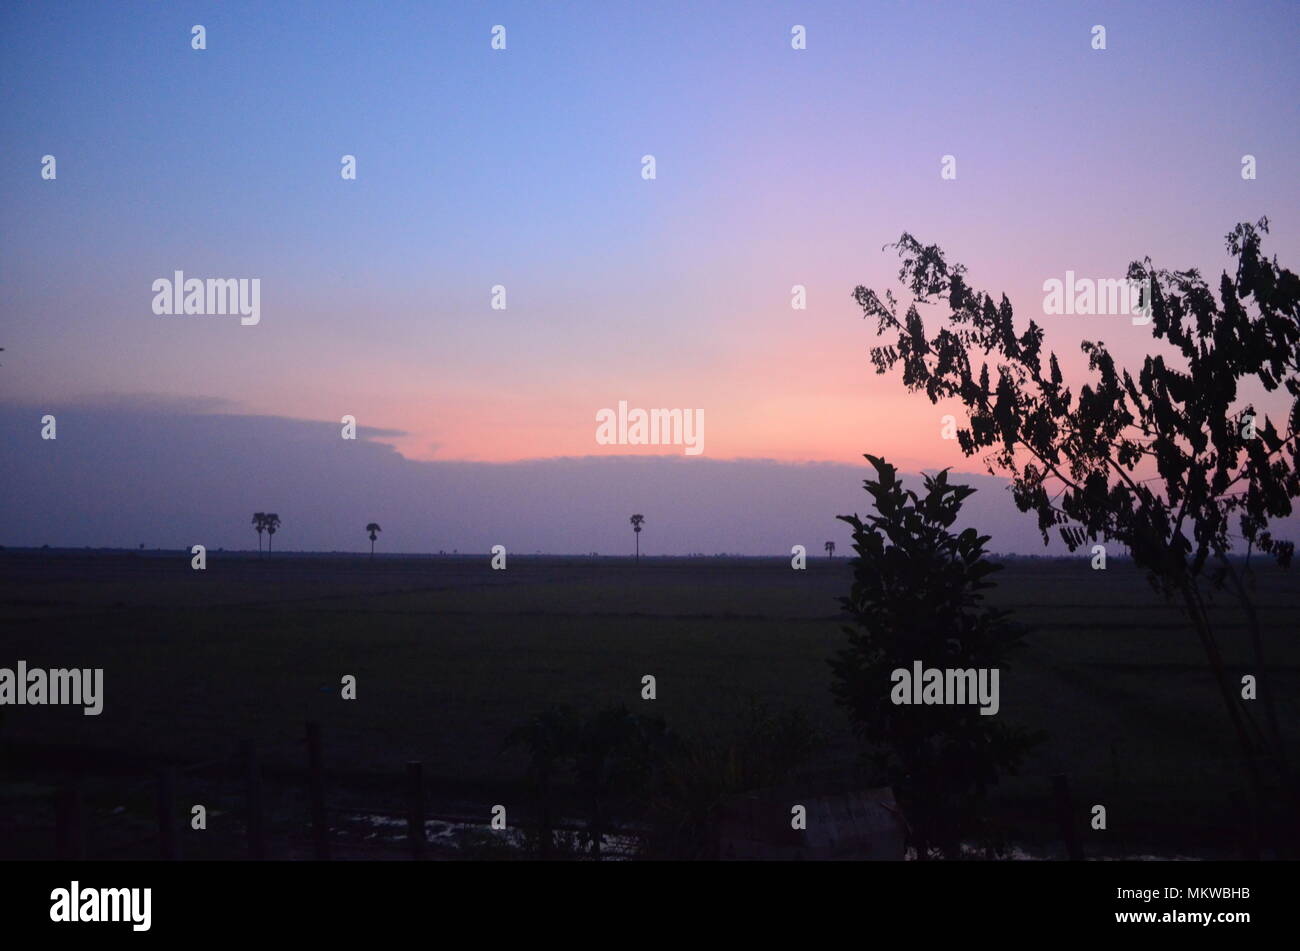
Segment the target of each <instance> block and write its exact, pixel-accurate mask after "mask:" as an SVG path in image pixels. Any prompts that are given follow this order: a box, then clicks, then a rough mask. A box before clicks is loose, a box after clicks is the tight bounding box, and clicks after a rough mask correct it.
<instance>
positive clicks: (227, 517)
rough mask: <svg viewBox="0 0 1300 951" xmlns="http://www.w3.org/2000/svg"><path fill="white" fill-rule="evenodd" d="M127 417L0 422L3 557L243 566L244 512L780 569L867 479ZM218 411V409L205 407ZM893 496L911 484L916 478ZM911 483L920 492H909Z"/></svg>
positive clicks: (319, 527) (324, 426) (327, 543)
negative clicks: (56, 554) (639, 519)
mask: <svg viewBox="0 0 1300 951" xmlns="http://www.w3.org/2000/svg"><path fill="white" fill-rule="evenodd" d="M125 405H128V404H125V403H123V402H122V401H108V405H100V406H96V407H87V406H86V405H84V404H80V403H69V404H67V405H66V406H63V407H56V408H54V409H47V410H45V411H46V412H53V413H55V415H56V417H57V419H58V438H57V439H56V440H52V441H48V440H42V439H41V438H40V415H39V414H34V412H33V410H32V409H30V408H29V407H26V406H15V405H13V404H0V483H2V484H3V485H4V486H5V491H4V493H2V494H0V544H5V545H9V546H26V545H42V544H50V545H52V546H69V547H80V546H86V545H89V546H121V547H131V548H133V547H135V546H136V545H138V544H139V543H141V542H143V543H145V544H146V545H147V546H148V547H151V548H152V547H159V548H174V549H180V548H184V547H188V546H189V545H192V544H196V543H201V544H204V545H207V546H208V547H209V548H210V549H215V548H228V549H229V548H255V547H256V541H257V539H256V536H255V535H254V534H253V532H252V529H251V528H250V527H249V525H248V522H249V516H250V515H251V513H252V512H254V511H274V512H277V513H279V515H280V516H281V518H282V519H283V527H282V529H281V531H280V533H279V534H277V536H276V544H277V546H283V548H284V549H285V550H291V549H294V550H312V551H359V550H362V549H363V548H366V547H367V546H368V544H369V543H368V541H367V540H366V538H365V536H364V531H363V528H364V526H365V525H366V523H367V522H370V521H377V522H379V523H380V524H381V525H383V526H384V540H383V546H382V547H383V549H384V550H386V551H393V552H397V551H407V552H430V551H435V552H436V551H439V550H446V551H451V550H452V549H459V550H460V551H462V552H465V551H482V552H484V553H486V552H488V551H489V550H490V549H491V547H492V546H493V545H496V544H502V545H505V546H506V547H507V549H508V550H510V551H520V552H533V551H539V550H540V551H546V552H554V553H575V554H577V553H587V552H592V551H598V552H600V553H602V554H630V553H631V551H632V537H631V536H632V533H631V531H630V529H629V528H628V524H627V520H628V516H629V515H630V514H631V513H632V512H641V513H644V514H645V516H646V528H645V531H644V532H643V533H642V535H641V550H642V552H643V553H651V554H673V555H683V554H692V553H705V554H715V553H720V552H728V553H736V554H746V555H787V554H788V553H789V551H790V547H791V546H792V545H794V544H802V545H804V546H806V547H807V548H808V550H809V551H812V552H820V551H821V546H822V543H823V542H825V541H827V540H834V541H835V542H836V543H837V545H839V549H840V551H841V552H847V551H848V550H849V529H848V526H846V525H844V524H843V523H842V522H838V521H837V520H836V518H835V516H837V515H840V514H848V513H850V512H857V513H864V512H866V511H867V510H868V507H869V499H868V497H867V495H866V494H865V493H864V492H863V491H862V480H863V478H864V477H865V476H867V475H868V474H869V471H870V470H869V469H868V468H867V467H866V464H865V463H863V464H862V465H842V464H837V463H827V462H810V463H785V462H774V461H771V460H761V459H741V460H717V459H708V458H690V459H687V458H683V457H681V456H676V455H667V456H636V455H634V456H580V457H565V458H551V459H533V460H527V461H523V462H512V463H488V462H468V461H451V460H447V461H443V460H433V461H415V460H411V459H407V458H405V457H403V456H402V455H401V454H400V453H399V452H397V451H396V450H395V449H394V448H393V447H392V446H389V445H385V444H383V443H380V442H375V441H374V438H376V437H378V436H379V435H381V434H384V433H387V432H390V431H388V430H381V429H374V430H363V433H364V436H363V438H359V439H357V440H356V441H345V440H343V439H341V438H340V431H339V426H338V425H337V424H336V423H335V422H333V421H328V422H318V421H309V420H299V419H288V418H285V417H279V416H249V415H233V414H221V413H207V412H205V413H184V412H174V413H168V412H165V411H164V410H163V408H162V407H163V405H164V404H163V403H162V402H154V401H148V400H146V401H144V403H143V404H142V405H146V406H149V407H150V408H151V409H150V411H148V412H139V413H136V412H126V411H124V409H123V406H125ZM205 405H215V404H205ZM905 478H907V479H909V481H910V480H911V479H914V478H915V477H907V476H905ZM916 481H917V482H919V479H916ZM954 481H959V482H965V483H967V484H969V485H973V486H976V487H977V489H978V491H977V492H976V493H975V494H974V495H973V496H972V497H971V498H970V499H969V500H968V502H967V503H966V507H965V509H964V516H965V517H964V519H963V526H964V525H974V526H976V527H978V528H979V529H980V530H981V531H982V532H985V533H987V534H990V535H991V536H992V537H993V541H992V543H991V545H990V547H991V548H992V549H993V550H995V551H1002V552H1019V553H1025V554H1043V553H1045V552H1055V553H1061V552H1063V551H1064V549H1063V547H1062V546H1061V545H1060V544H1059V542H1058V543H1055V544H1054V545H1053V546H1052V547H1051V548H1048V549H1045V548H1044V547H1043V545H1042V543H1041V541H1040V538H1039V536H1038V532H1037V530H1036V528H1035V526H1034V522H1033V520H1032V519H1031V518H1029V517H1028V516H1025V515H1023V514H1021V513H1019V512H1017V511H1016V510H1015V507H1014V505H1013V503H1012V501H1011V498H1010V494H1009V492H1008V491H1007V486H1006V483H1005V482H1004V481H1003V480H1000V479H995V478H993V477H990V476H988V475H979V474H955V475H954Z"/></svg>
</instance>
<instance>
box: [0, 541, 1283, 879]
mask: <svg viewBox="0 0 1300 951" xmlns="http://www.w3.org/2000/svg"><path fill="white" fill-rule="evenodd" d="M488 562H489V559H488V557H487V556H486V555H484V556H475V557H468V556H460V557H451V556H446V557H436V556H425V557H391V558H383V557H377V558H376V559H375V560H374V561H373V562H371V561H369V560H368V559H366V558H364V557H355V556H312V555H294V554H281V553H276V555H275V556H274V557H273V558H272V559H270V560H260V561H259V560H258V559H257V558H256V557H255V556H254V555H249V554H239V555H234V554H225V553H220V552H210V553H209V557H208V568H207V570H206V571H205V572H196V571H192V570H191V569H190V567H189V556H188V555H187V554H184V553H179V552H177V553H153V552H150V553H143V552H142V553H139V554H134V553H97V552H81V551H49V552H31V551H25V552H18V551H0V630H2V631H3V635H2V638H0V645H3V652H2V654H0V666H8V667H12V666H13V665H14V664H15V663H16V661H18V660H19V659H22V660H25V661H27V663H28V665H29V666H40V667H103V668H104V670H105V674H104V680H105V685H104V693H105V700H104V711H103V713H102V715H100V716H98V717H88V716H83V715H82V713H81V710H80V708H68V707H63V708H54V707H22V708H5V709H4V711H3V721H2V722H0V743H3V745H4V747H3V748H4V752H3V754H0V755H2V756H3V759H0V776H2V777H3V785H0V790H3V791H4V792H5V801H6V802H7V803H8V804H9V807H10V808H9V812H10V814H11V817H12V816H31V815H35V814H36V813H35V812H34V811H33V810H35V807H34V806H32V805H31V803H30V802H28V800H29V799H31V797H32V796H34V795H35V794H36V792H35V791H40V790H45V789H47V788H48V786H49V784H52V783H55V782H57V781H60V780H61V779H62V778H65V777H66V776H67V775H71V774H74V773H81V774H82V775H84V776H86V777H88V779H89V780H90V781H92V782H93V783H95V784H97V785H95V786H94V787H93V788H94V789H97V790H98V793H97V795H98V796H99V800H98V801H99V805H100V806H102V807H104V808H110V807H111V805H112V803H113V802H114V799H113V793H112V789H113V785H112V782H113V781H112V780H111V779H110V777H112V776H114V775H121V776H126V777H131V776H137V775H138V776H145V777H147V776H148V775H149V768H150V766H151V764H156V763H158V762H163V761H174V762H177V763H180V764H187V763H197V762H201V761H207V760H212V759H219V758H222V757H227V756H233V755H234V754H235V752H236V751H237V749H238V744H239V742H240V740H241V739H243V738H253V739H255V741H256V743H257V746H258V750H259V754H260V756H261V757H262V760H263V762H264V763H265V764H266V766H267V769H268V770H269V771H270V772H271V773H272V774H273V775H274V774H276V773H277V772H279V773H282V774H284V775H286V776H288V775H291V774H292V772H293V771H294V770H296V769H299V768H300V767H301V764H302V762H303V758H304V749H303V742H302V737H303V724H304V723H305V722H306V721H318V722H320V723H321V724H322V727H323V731H324V737H325V752H326V763H327V767H328V769H329V771H330V777H331V784H332V787H333V788H335V789H336V790H337V796H338V797H339V798H341V799H342V798H346V797H348V796H349V795H356V796H361V795H362V794H363V791H364V790H365V789H366V788H367V787H370V786H378V785H382V784H384V783H390V782H397V781H398V778H399V777H400V775H401V771H402V768H403V764H404V763H405V762H406V761H407V760H412V759H419V760H423V761H424V763H425V764H426V765H425V769H426V772H427V773H429V774H430V775H431V777H432V779H431V780H430V786H431V788H432V789H434V790H435V791H436V792H437V794H438V795H441V796H442V797H443V798H444V799H445V800H446V801H447V802H448V803H457V804H462V805H469V806H471V807H472V808H475V809H478V808H482V809H483V810H484V811H486V804H491V803H494V802H508V801H511V796H512V795H515V794H516V790H517V788H518V782H519V777H520V775H521V762H520V760H519V759H517V758H515V757H513V756H508V755H503V754H502V753H501V743H502V739H503V737H504V736H505V735H506V733H507V732H509V730H510V729H511V728H513V727H514V726H516V725H517V724H518V723H519V722H520V721H521V720H523V719H524V718H525V717H527V716H528V715H529V714H531V713H534V712H536V711H538V710H540V709H542V708H544V707H546V706H547V705H548V704H551V703H553V702H568V703H572V704H574V705H576V706H580V707H584V708H595V707H600V706H606V705H609V704H615V703H626V704H627V705H628V706H629V707H631V708H632V709H634V710H637V711H638V712H652V713H655V714H658V715H660V716H662V717H664V718H665V720H667V722H668V724H669V725H670V726H671V727H673V728H674V729H676V730H678V731H680V732H683V733H696V732H702V733H710V732H717V731H722V730H726V729H727V728H728V725H729V724H731V723H733V722H734V721H735V719H736V717H737V716H738V714H739V712H740V711H741V710H742V709H743V708H744V706H745V705H746V703H748V702H749V701H750V700H751V699H757V700H759V701H761V702H763V703H765V704H767V705H768V706H770V707H772V708H773V709H778V710H779V709H788V708H798V709H800V710H802V711H803V712H804V713H806V714H807V715H808V717H810V718H811V719H812V721H813V722H814V723H815V724H816V725H817V726H818V728H819V729H820V730H821V732H822V733H823V735H824V736H825V739H826V744H825V747H824V749H823V750H822V752H821V753H820V755H819V758H818V761H817V763H816V768H815V769H814V770H813V773H814V774H815V775H817V776H831V775H836V774H839V775H845V774H848V773H851V772H852V771H853V769H854V763H855V759H856V753H855V746H854V742H853V739H852V736H851V735H850V732H849V729H848V723H847V720H846V717H845V716H844V714H843V712H842V711H841V710H839V709H838V708H837V707H836V706H835V705H834V703H833V702H832V699H831V694H830V689H829V687H830V672H829V668H828V666H827V663H826V660H827V658H828V657H829V656H830V655H831V654H832V653H833V652H834V651H835V650H836V649H837V647H838V646H839V645H840V643H841V641H842V634H841V632H840V623H841V621H840V619H839V605H838V603H837V601H836V599H837V597H838V596H839V595H840V594H842V593H844V592H845V591H846V589H847V586H848V581H849V570H848V562H847V559H845V558H843V557H841V558H836V559H834V560H833V561H828V560H827V559H825V558H818V559H815V560H813V561H811V562H810V564H809V566H808V570H807V571H804V572H796V571H792V570H791V569H790V567H789V563H788V561H787V560H785V559H739V558H737V559H721V558H664V559H643V560H642V562H641V564H640V566H636V565H634V564H633V562H632V561H631V559H618V558H559V557H545V556H536V557H518V556H513V555H512V556H511V557H510V562H509V569H508V570H507V571H492V570H490V569H489V563H488ZM1007 565H1008V567H1007V568H1006V570H1005V571H1003V572H1002V573H1001V574H1000V575H999V576H998V580H999V587H998V588H997V589H996V590H995V591H994V592H993V594H992V596H991V597H992V599H993V600H994V601H995V602H996V603H999V604H1000V605H1002V606H1005V607H1009V608H1012V609H1014V611H1015V616H1016V619H1017V620H1019V621H1020V622H1022V623H1024V624H1026V625H1028V626H1029V627H1030V628H1031V633H1030V634H1029V636H1028V643H1027V647H1026V649H1025V650H1024V651H1023V652H1022V653H1021V654H1020V656H1018V657H1017V658H1016V662H1015V664H1014V666H1013V667H1011V668H1010V669H1004V670H1003V672H1002V679H1001V714H1000V715H1002V716H1005V717H1007V718H1008V719H1010V720H1012V721H1014V722H1018V723H1021V724H1024V725H1026V726H1029V727H1032V728H1035V729H1043V730H1046V731H1048V739H1047V741H1046V742H1045V743H1044V744H1043V746H1042V747H1041V748H1040V750H1039V751H1038V752H1037V753H1036V754H1035V756H1034V757H1033V759H1032V760H1031V761H1030V762H1029V764H1028V765H1027V768H1026V771H1025V775H1024V776H1022V777H1019V778H1016V779H1012V780H1010V781H1008V782H1006V783H1004V784H1003V785H1002V787H1000V789H999V790H998V792H997V803H998V812H999V815H1000V816H1001V817H1002V818H1003V819H1004V820H1005V821H1006V823H1007V825H1008V826H1009V827H1010V828H1011V829H1012V830H1013V831H1014V832H1015V833H1016V834H1017V836H1018V837H1019V839H1020V840H1021V841H1022V842H1025V843H1026V844H1028V845H1030V846H1031V847H1040V848H1047V847H1048V843H1050V842H1051V841H1052V840H1053V833H1052V827H1051V818H1050V811H1049V808H1048V806H1047V803H1046V801H1045V798H1044V797H1045V794H1046V789H1047V785H1048V777H1049V776H1050V775H1051V774H1054V773H1066V774H1068V775H1069V777H1070V780H1071V783H1072V786H1073V789H1074V795H1075V798H1076V801H1078V802H1086V803H1094V802H1100V803H1104V804H1106V805H1107V806H1108V810H1109V813H1110V829H1109V831H1108V832H1107V833H1104V834H1103V833H1096V834H1095V835H1097V836H1102V835H1105V836H1107V840H1106V841H1105V842H1102V841H1101V840H1100V839H1098V840H1095V841H1093V840H1088V841H1086V842H1085V844H1086V845H1088V847H1089V848H1090V849H1091V848H1094V847H1095V848H1096V849H1097V850H1098V851H1104V850H1113V851H1117V852H1119V851H1133V850H1138V849H1142V850H1155V851H1158V852H1159V853H1160V854H1173V853H1188V854H1211V853H1214V852H1219V851H1224V852H1229V853H1233V852H1235V851H1237V850H1238V847H1239V840H1240V835H1241V831H1240V830H1241V826H1242V817H1241V816H1240V815H1239V814H1237V812H1236V811H1235V810H1233V809H1231V808H1230V807H1229V797H1230V796H1232V795H1234V794H1236V793H1239V792H1242V791H1244V790H1245V789H1246V788H1247V786H1248V783H1247V780H1246V778H1245V776H1244V775H1243V774H1242V773H1241V772H1240V771H1239V770H1238V769H1237V766H1236V759H1235V748H1234V745H1233V741H1232V738H1231V736H1230V735H1229V730H1228V726H1227V717H1226V715H1225V714H1224V712H1223V710H1222V706H1221V701H1220V700H1219V698H1218V697H1217V696H1216V694H1215V692H1214V688H1213V685H1212V682H1211V679H1210V677H1209V675H1208V673H1207V672H1206V669H1205V663H1204V660H1203V658H1202V656H1201V652H1200V648H1199V646H1198V644H1197V643H1196V641H1195V638H1194V636H1193V635H1192V633H1191V631H1190V629H1189V628H1188V627H1187V625H1186V624H1185V623H1184V622H1183V619H1182V617H1181V615H1180V614H1179V613H1178V612H1177V611H1176V610H1175V609H1173V608H1172V607H1170V606H1168V605H1165V604H1164V603H1163V602H1162V601H1161V600H1160V599H1159V597H1158V596H1157V595H1156V594H1155V593H1154V592H1153V591H1152V590H1151V589H1150V588H1149V586H1148V585H1147V583H1146V581H1145V578H1144V577H1143V576H1142V575H1141V574H1139V573H1138V572H1136V571H1134V570H1133V569H1132V568H1131V567H1130V566H1128V565H1127V564H1125V563H1122V562H1118V561H1112V562H1111V565H1110V568H1109V569H1108V570H1106V571H1092V570H1090V568H1089V565H1088V561H1087V559H1086V558H1079V559H1069V560H1066V559H1059V560H1046V559H1043V560H1038V559H1014V560H1011V561H1009V562H1008V563H1007ZM1257 581H1258V601H1259V604H1260V613H1261V619H1262V621H1263V623H1264V625H1265V626H1266V633H1267V636H1268V638H1269V644H1268V650H1269V652H1270V655H1271V658H1272V661H1273V666H1274V669H1275V671H1276V674H1275V676H1276V678H1277V683H1276V687H1277V690H1278V692H1279V698H1278V702H1279V715H1280V716H1281V718H1282V720H1283V724H1284V728H1285V729H1286V730H1287V731H1288V732H1289V736H1290V739H1291V741H1292V748H1293V749H1294V747H1295V741H1296V740H1297V738H1298V733H1300V731H1298V730H1297V725H1298V724H1300V715H1298V714H1300V643H1298V639H1297V638H1296V636H1295V635H1296V618H1297V617H1298V616H1300V572H1298V571H1294V570H1293V571H1290V572H1283V571H1280V570H1277V569H1274V568H1271V567H1260V568H1259V569H1258V574H1257ZM1220 615H1221V616H1220V618H1219V620H1220V623H1221V625H1222V627H1221V629H1222V631H1223V635H1222V636H1223V642H1224V648H1225V651H1226V655H1227V660H1228V662H1229V664H1231V665H1233V668H1234V669H1240V670H1242V671H1246V670H1248V669H1249V667H1248V663H1249V655H1248V653H1247V650H1246V643H1245V637H1244V628H1243V627H1242V626H1241V624H1240V622H1239V620H1237V615H1236V613H1235V609H1233V608H1230V607H1228V606H1227V605H1226V602H1225V607H1224V609H1223V610H1222V611H1221V612H1220ZM345 674H352V675H354V676H356V678H357V682H358V688H357V689H358V699H357V700H355V701H344V700H342V699H340V696H339V683H340V678H341V677H342V676H344V675H345ZM644 674H654V675H655V676H656V677H657V679H658V699H657V700H656V701H654V702H653V704H651V703H648V702H644V701H642V700H640V680H641V677H642V676H643V675H644ZM810 781H811V780H810ZM212 782H213V783H219V782H220V780H219V779H215V778H214V779H213V780H212ZM144 802H145V805H144V806H143V807H142V808H144V809H145V810H146V812H147V796H145V797H144ZM15 821H16V820H15ZM0 831H3V830H0ZM9 833H10V836H9V838H8V839H7V841H9V842H10V843H11V844H10V845H9V846H5V845H0V850H3V849H5V848H12V849H16V850H17V851H19V852H22V851H23V850H24V848H29V849H36V846H34V845H31V844H30V843H29V844H28V845H27V846H25V847H24V846H22V845H13V844H12V843H14V842H20V841H21V839H22V836H17V835H16V833H15V830H14V829H13V828H12V823H11V828H10V829H9ZM42 834H44V833H42Z"/></svg>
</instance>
